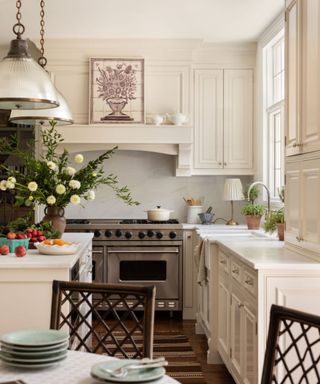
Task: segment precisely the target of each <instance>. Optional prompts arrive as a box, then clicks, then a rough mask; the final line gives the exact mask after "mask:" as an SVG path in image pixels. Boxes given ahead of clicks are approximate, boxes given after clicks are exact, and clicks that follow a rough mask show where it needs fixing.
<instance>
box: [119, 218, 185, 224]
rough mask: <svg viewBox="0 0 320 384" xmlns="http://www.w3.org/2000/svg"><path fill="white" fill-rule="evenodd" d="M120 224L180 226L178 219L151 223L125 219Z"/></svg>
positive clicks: (143, 220) (145, 220) (144, 220)
mask: <svg viewBox="0 0 320 384" xmlns="http://www.w3.org/2000/svg"><path fill="white" fill-rule="evenodd" d="M120 224H179V221H178V220H177V219H170V220H165V221H151V220H147V219H124V220H121V221H120Z"/></svg>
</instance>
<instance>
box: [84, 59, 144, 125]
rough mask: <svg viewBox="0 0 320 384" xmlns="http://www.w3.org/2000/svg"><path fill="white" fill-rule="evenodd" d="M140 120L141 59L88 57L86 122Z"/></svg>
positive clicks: (141, 112)
mask: <svg viewBox="0 0 320 384" xmlns="http://www.w3.org/2000/svg"><path fill="white" fill-rule="evenodd" d="M144 121H145V113H144V59H131V58H130V59H122V58H91V59H90V105H89V123H90V124H105V123H112V124H114V123H136V124H137V123H144Z"/></svg>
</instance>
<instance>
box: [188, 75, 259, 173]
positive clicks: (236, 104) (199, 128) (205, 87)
mask: <svg viewBox="0 0 320 384" xmlns="http://www.w3.org/2000/svg"><path fill="white" fill-rule="evenodd" d="M194 78H195V127H194V129H195V131H194V164H193V174H202V175H206V174H208V175H215V174H220V175H222V174H226V175H228V174H238V175H240V174H253V150H252V146H253V143H252V136H253V71H252V70H251V69H196V70H195V72H194Z"/></svg>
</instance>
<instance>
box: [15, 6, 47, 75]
mask: <svg viewBox="0 0 320 384" xmlns="http://www.w3.org/2000/svg"><path fill="white" fill-rule="evenodd" d="M18 1H19V0H18ZM44 6H45V2H44V0H40V8H41V10H40V36H41V38H40V46H41V48H40V52H41V56H40V57H39V59H38V63H39V65H41V67H42V68H44V67H45V66H46V65H47V59H46V57H45V56H44V25H45V22H44Z"/></svg>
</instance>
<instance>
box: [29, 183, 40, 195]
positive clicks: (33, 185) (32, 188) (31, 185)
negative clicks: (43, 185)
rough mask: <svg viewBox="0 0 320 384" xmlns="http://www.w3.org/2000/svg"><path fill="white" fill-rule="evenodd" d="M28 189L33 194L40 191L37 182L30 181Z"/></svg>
mask: <svg viewBox="0 0 320 384" xmlns="http://www.w3.org/2000/svg"><path fill="white" fill-rule="evenodd" d="M28 189H29V191H31V192H35V191H36V190H37V189H38V184H37V183H36V182H35V181H30V183H29V184H28Z"/></svg>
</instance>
